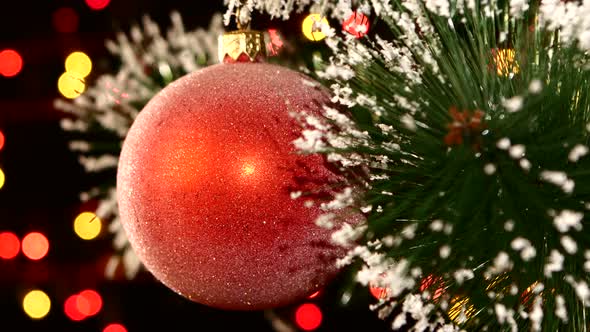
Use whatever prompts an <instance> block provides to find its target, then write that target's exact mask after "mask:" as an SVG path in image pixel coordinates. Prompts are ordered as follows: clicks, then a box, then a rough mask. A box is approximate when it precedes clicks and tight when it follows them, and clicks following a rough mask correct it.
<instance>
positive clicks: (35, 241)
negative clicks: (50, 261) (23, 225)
mask: <svg viewBox="0 0 590 332" xmlns="http://www.w3.org/2000/svg"><path fill="white" fill-rule="evenodd" d="M22 250H23V254H25V256H27V257H28V258H29V259H32V260H34V261H36V260H40V259H41V258H43V257H45V256H46V255H47V252H48V251H49V241H48V240H47V238H46V237H45V235H43V234H41V233H38V232H32V233H29V234H27V235H26V236H25V237H24V238H23V242H22Z"/></svg>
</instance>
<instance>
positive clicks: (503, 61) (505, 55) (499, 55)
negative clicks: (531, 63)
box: [493, 48, 520, 77]
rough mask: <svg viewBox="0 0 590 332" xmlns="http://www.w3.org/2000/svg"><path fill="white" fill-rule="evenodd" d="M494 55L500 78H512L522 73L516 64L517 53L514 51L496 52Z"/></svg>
mask: <svg viewBox="0 0 590 332" xmlns="http://www.w3.org/2000/svg"><path fill="white" fill-rule="evenodd" d="M493 55H494V62H495V64H496V73H497V74H498V76H504V77H511V76H514V75H515V74H518V73H519V72H520V67H519V66H518V62H516V52H515V51H514V50H513V49H510V48H506V49H499V50H495V51H494V53H493Z"/></svg>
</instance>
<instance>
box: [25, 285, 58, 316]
mask: <svg viewBox="0 0 590 332" xmlns="http://www.w3.org/2000/svg"><path fill="white" fill-rule="evenodd" d="M23 309H24V311H25V313H26V314H27V315H28V316H29V317H31V318H33V319H41V318H43V317H45V316H47V314H48V313H49V310H50V309H51V300H50V299H49V296H47V294H45V293H44V292H43V291H40V290H32V291H30V292H29V293H27V295H25V297H24V299H23Z"/></svg>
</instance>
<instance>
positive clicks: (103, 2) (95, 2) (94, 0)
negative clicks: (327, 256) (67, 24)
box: [86, 0, 111, 10]
mask: <svg viewBox="0 0 590 332" xmlns="http://www.w3.org/2000/svg"><path fill="white" fill-rule="evenodd" d="M109 2H111V0H86V4H87V5H88V7H90V9H93V10H101V9H104V8H105V7H106V6H108V5H109Z"/></svg>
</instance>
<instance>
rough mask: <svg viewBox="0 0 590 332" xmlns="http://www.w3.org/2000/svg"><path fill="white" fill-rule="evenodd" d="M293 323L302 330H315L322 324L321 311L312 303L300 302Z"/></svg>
mask: <svg viewBox="0 0 590 332" xmlns="http://www.w3.org/2000/svg"><path fill="white" fill-rule="evenodd" d="M295 323H297V326H299V328H301V329H302V330H305V331H311V330H315V329H317V328H318V327H319V326H320V325H321V324H322V311H321V310H320V308H319V307H318V306H317V305H315V304H313V303H305V304H302V305H301V306H299V308H297V310H296V311H295Z"/></svg>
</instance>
